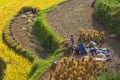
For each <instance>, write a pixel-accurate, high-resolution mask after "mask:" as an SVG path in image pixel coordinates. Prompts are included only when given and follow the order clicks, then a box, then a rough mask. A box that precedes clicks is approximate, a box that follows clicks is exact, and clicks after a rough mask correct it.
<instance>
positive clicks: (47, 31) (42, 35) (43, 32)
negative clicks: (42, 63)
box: [34, 8, 60, 52]
mask: <svg viewBox="0 0 120 80" xmlns="http://www.w3.org/2000/svg"><path fill="white" fill-rule="evenodd" d="M50 9H51V8H49V9H45V10H43V11H40V12H39V13H38V15H39V17H38V18H37V20H36V22H35V26H34V30H35V31H34V32H35V35H36V36H37V37H38V40H39V41H40V42H41V43H42V46H43V47H44V48H46V49H47V50H48V51H50V52H53V51H54V50H56V49H57V48H58V42H59V40H60V38H59V37H58V35H56V34H55V33H54V32H53V31H52V29H51V28H50V26H49V25H48V24H47V22H46V18H45V17H46V12H47V11H48V10H50Z"/></svg>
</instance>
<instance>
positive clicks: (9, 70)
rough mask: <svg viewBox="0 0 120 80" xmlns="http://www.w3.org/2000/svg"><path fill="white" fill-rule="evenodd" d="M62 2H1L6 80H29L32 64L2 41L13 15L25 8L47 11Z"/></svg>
mask: <svg viewBox="0 0 120 80" xmlns="http://www.w3.org/2000/svg"><path fill="white" fill-rule="evenodd" d="M60 1H62V0H0V57H1V58H2V59H3V60H4V61H5V63H6V65H7V67H6V69H5V75H4V80H28V79H27V76H28V73H29V71H30V67H31V63H30V62H29V61H28V60H27V59H25V58H23V57H22V56H19V55H17V54H15V52H14V51H13V50H11V49H9V48H8V47H7V46H6V45H5V44H4V43H3V41H2V31H3V28H4V26H5V24H6V23H7V21H9V20H10V19H11V18H12V16H13V15H15V14H16V13H17V11H19V10H20V9H21V8H22V7H24V6H35V7H37V8H39V9H45V8H47V7H49V6H51V5H53V4H56V3H58V2H60Z"/></svg>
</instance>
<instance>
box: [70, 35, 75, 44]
mask: <svg viewBox="0 0 120 80" xmlns="http://www.w3.org/2000/svg"><path fill="white" fill-rule="evenodd" d="M70 41H72V45H74V37H73V35H71V38H70Z"/></svg>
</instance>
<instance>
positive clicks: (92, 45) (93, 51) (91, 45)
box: [89, 41, 97, 57]
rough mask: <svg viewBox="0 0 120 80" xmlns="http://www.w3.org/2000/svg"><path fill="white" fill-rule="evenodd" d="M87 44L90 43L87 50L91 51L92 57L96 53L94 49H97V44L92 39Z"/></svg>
mask: <svg viewBox="0 0 120 80" xmlns="http://www.w3.org/2000/svg"><path fill="white" fill-rule="evenodd" d="M89 45H90V50H89V52H90V53H92V56H93V57H94V54H97V51H96V50H97V49H96V45H97V44H96V43H95V42H94V41H90V43H89Z"/></svg>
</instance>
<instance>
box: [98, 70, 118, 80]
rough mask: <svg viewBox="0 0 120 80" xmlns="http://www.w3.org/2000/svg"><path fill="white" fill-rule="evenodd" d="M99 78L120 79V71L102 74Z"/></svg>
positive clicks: (99, 79)
mask: <svg viewBox="0 0 120 80" xmlns="http://www.w3.org/2000/svg"><path fill="white" fill-rule="evenodd" d="M97 80H120V72H117V73H109V74H102V75H101V76H99V77H98V78H97Z"/></svg>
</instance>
